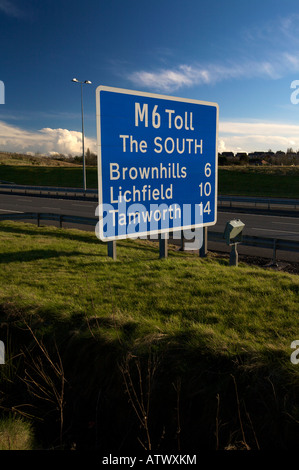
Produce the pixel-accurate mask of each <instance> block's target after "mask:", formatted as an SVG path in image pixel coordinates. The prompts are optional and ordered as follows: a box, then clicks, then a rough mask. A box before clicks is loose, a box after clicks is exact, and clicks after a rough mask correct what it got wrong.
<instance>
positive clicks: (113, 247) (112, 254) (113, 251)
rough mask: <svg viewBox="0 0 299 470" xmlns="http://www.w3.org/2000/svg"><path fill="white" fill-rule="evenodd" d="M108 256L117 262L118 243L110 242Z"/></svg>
mask: <svg viewBox="0 0 299 470" xmlns="http://www.w3.org/2000/svg"><path fill="white" fill-rule="evenodd" d="M108 256H109V258H112V259H113V260H114V261H115V260H116V241H112V242H108Z"/></svg>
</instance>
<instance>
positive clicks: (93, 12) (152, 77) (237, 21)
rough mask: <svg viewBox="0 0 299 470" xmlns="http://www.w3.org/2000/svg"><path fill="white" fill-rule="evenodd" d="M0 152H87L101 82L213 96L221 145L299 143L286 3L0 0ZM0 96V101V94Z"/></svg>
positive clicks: (297, 9) (292, 15)
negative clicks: (0, 92)
mask: <svg viewBox="0 0 299 470" xmlns="http://www.w3.org/2000/svg"><path fill="white" fill-rule="evenodd" d="M0 39H1V47H0V80H1V81H3V83H4V85H5V103H4V104H0V150H10V151H24V152H41V153H47V154H50V153H51V152H61V153H65V154H68V153H71V154H80V151H81V107H80V106H81V105H80V86H79V85H78V84H75V83H72V82H71V79H72V78H73V77H76V78H78V79H79V80H90V81H92V85H85V86H84V124H85V134H86V147H87V146H89V147H90V148H91V149H92V150H95V149H96V108H95V90H96V87H97V86H98V85H106V86H115V87H119V88H127V89H133V90H138V91H147V92H152V93H162V94H166V95H171V96H178V97H183V98H193V99H199V100H203V101H211V102H216V103H218V104H219V151H224V150H226V151H229V150H232V151H234V152H237V151H247V152H249V151H253V150H264V151H267V150H268V149H270V148H271V149H272V150H273V151H277V150H284V151H285V150H286V149H287V148H289V147H292V148H293V149H294V150H298V149H299V104H297V105H296V104H293V103H292V102H291V100H290V97H291V93H292V92H293V91H294V90H293V89H291V83H292V82H293V81H294V80H299V4H298V2H297V1H295V0H284V1H281V0H280V1H276V0H262V1H261V0H259V1H257V0H250V1H247V0H242V1H240V0H238V1H237V0H85V1H84V2H83V1H78V0H43V1H40V0H0ZM0 102H1V101H0Z"/></svg>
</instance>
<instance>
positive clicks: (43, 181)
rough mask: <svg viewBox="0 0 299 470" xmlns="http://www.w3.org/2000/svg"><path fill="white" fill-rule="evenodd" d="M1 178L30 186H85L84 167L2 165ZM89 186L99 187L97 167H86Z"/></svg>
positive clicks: (0, 166) (0, 168) (0, 169)
mask: <svg viewBox="0 0 299 470" xmlns="http://www.w3.org/2000/svg"><path fill="white" fill-rule="evenodd" d="M0 180H3V181H9V182H12V183H15V184H27V185H29V186H54V187H70V188H82V187H83V172H82V167H75V168H72V167H51V166H49V167H46V166H27V165H26V166H21V165H18V166H17V165H12V166H7V165H0ZM86 181H87V187H88V188H90V189H92V188H94V189H97V169H96V168H87V169H86Z"/></svg>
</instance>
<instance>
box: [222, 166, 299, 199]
mask: <svg viewBox="0 0 299 470" xmlns="http://www.w3.org/2000/svg"><path fill="white" fill-rule="evenodd" d="M298 181H299V168H298V167H284V166H277V167H275V166H273V167H272V166H270V167H250V166H247V167H241V166H240V167H237V168H236V167H227V168H220V169H219V194H225V195H236V196H252V197H254V196H262V197H263V196H265V197H278V198H290V199H292V198H298V197H299V186H298Z"/></svg>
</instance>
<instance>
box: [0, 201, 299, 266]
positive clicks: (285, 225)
mask: <svg viewBox="0 0 299 470" xmlns="http://www.w3.org/2000/svg"><path fill="white" fill-rule="evenodd" d="M96 207H97V202H93V201H80V200H70V199H56V198H55V199H51V198H42V197H30V196H20V195H4V194H3V195H1V198H0V214H1V213H6V212H10V213H13V212H15V213H22V212H41V213H42V212H44V213H55V214H63V215H74V216H81V217H82V216H83V217H95V210H96ZM235 218H236V219H238V218H239V219H241V221H242V222H243V223H244V224H245V229H244V232H243V233H244V235H255V236H259V237H267V238H281V239H286V240H296V241H299V218H297V217H285V216H277V215H275V216H272V215H257V214H250V213H246V214H245V213H240V214H239V213H236V212H233V213H232V212H231V213H230V212H229V208H227V211H225V212H224V211H221V212H220V211H219V212H218V221H217V224H216V225H214V226H211V227H208V230H209V231H215V232H222V233H223V232H224V228H225V224H226V222H227V221H229V220H231V219H235ZM32 222H33V223H35V221H32ZM46 223H47V224H51V225H57V222H51V221H49V222H46V221H43V224H46ZM64 226H65V227H75V228H79V229H81V230H89V231H93V230H94V227H92V226H85V225H81V224H80V225H75V224H64ZM208 249H210V250H216V251H223V252H229V251H230V247H228V246H226V244H225V243H224V242H222V243H220V242H209V244H208ZM238 252H239V253H240V254H250V255H256V256H261V257H265V258H270V259H271V258H272V254H273V253H272V250H270V249H262V248H257V247H249V246H242V245H239V246H238ZM277 258H278V259H281V260H284V261H296V262H299V253H297V252H284V253H283V252H282V251H278V253H277Z"/></svg>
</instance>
